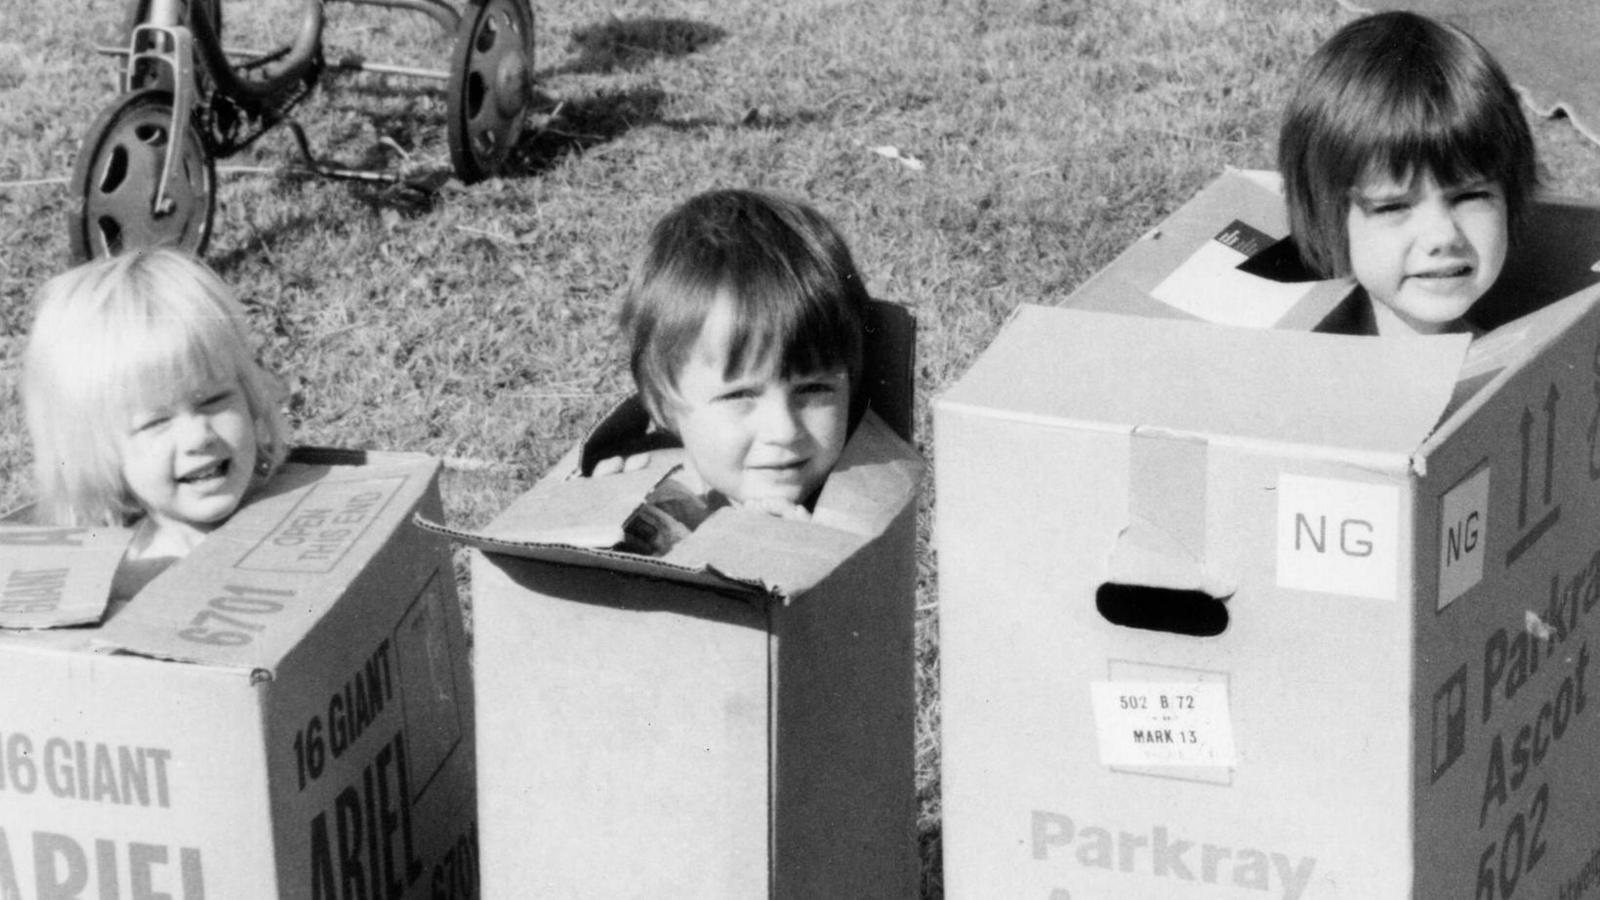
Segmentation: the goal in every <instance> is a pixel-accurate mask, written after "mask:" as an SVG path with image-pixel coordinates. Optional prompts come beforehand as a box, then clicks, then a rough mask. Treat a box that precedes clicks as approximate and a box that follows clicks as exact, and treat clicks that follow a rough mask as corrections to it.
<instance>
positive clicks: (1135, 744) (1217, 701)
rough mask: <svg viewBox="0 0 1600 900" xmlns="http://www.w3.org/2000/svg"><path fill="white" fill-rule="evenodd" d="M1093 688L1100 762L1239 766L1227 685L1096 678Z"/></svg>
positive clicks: (1143, 765)
mask: <svg viewBox="0 0 1600 900" xmlns="http://www.w3.org/2000/svg"><path fill="white" fill-rule="evenodd" d="M1089 690H1090V692H1091V699H1092V701H1093V703H1094V722H1095V730H1096V732H1097V733H1098V735H1099V738H1100V764H1101V765H1105V766H1122V767H1134V766H1137V767H1152V766H1155V767H1161V766H1213V767H1215V766H1221V767H1231V766H1233V765H1234V746H1233V722H1232V720H1231V719H1230V718H1229V714H1228V686H1227V684H1225V683H1222V682H1214V681H1213V682H1172V681H1094V682H1090V684H1089Z"/></svg>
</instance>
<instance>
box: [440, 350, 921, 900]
mask: <svg viewBox="0 0 1600 900" xmlns="http://www.w3.org/2000/svg"><path fill="white" fill-rule="evenodd" d="M907 323H909V318H907V319H905V321H904V322H903V323H902V325H903V326H904V327H906V328H909V325H908V324H907ZM898 328H899V326H897V330H898ZM901 333H902V334H904V335H905V337H907V338H908V337H909V331H902V332H901ZM880 337H884V338H886V339H887V337H888V334H887V333H882V332H880ZM899 346H900V349H901V350H903V352H904V356H903V357H902V362H903V364H902V365H901V366H900V368H899V374H898V375H897V376H896V377H893V378H889V377H878V378H876V379H873V381H874V383H875V384H877V385H878V387H879V389H880V390H879V393H880V394H881V395H882V396H883V397H884V402H883V403H881V404H878V401H877V399H876V398H874V403H875V405H878V406H879V407H880V408H885V409H890V410H901V411H902V413H903V414H904V418H903V420H902V421H903V422H905V421H908V420H909V408H910V407H909V400H908V398H909V390H908V389H909V377H908V375H909V367H910V363H909V350H910V345H909V343H905V344H902V345H899ZM874 355H875V356H876V357H877V358H879V359H880V361H881V360H882V359H884V357H885V354H884V353H883V352H881V351H880V352H878V353H875V354H874ZM880 375H881V373H880ZM890 385H892V386H893V388H894V389H895V393H894V395H893V396H889V395H888V394H887V393H884V391H885V390H886V389H887V388H888V387H889V386H890ZM641 415H642V412H641V411H640V409H639V408H638V407H637V405H635V404H630V405H628V406H625V407H624V408H623V409H622V410H620V411H619V413H618V415H617V416H614V417H613V418H612V419H609V420H607V421H606V422H604V423H602V425H601V426H600V427H599V428H598V429H596V434H595V436H594V437H592V438H591V439H590V440H589V441H586V442H585V446H584V447H580V448H575V449H574V450H573V452H572V453H569V454H568V456H567V457H566V458H565V459H564V460H563V461H562V462H561V463H560V464H558V465H557V466H556V467H555V469H553V470H552V471H551V472H550V474H548V475H547V476H546V477H545V478H544V479H542V480H541V481H540V482H539V483H538V484H537V485H535V486H534V488H533V489H532V490H531V491H530V492H529V493H527V494H526V495H524V496H523V497H521V498H519V499H518V500H517V501H516V503H514V504H513V505H512V506H511V507H510V508H508V509H507V510H506V511H505V512H504V513H502V514H501V515H500V516H499V517H498V518H497V519H496V520H495V521H494V522H493V523H491V524H490V525H489V526H488V527H487V528H486V529H485V530H484V531H483V532H482V533H480V534H470V535H469V534H462V533H459V532H453V534H454V536H456V537H458V538H459V539H462V540H464V541H466V542H468V543H470V544H472V545H473V546H475V547H477V548H479V549H480V550H484V551H488V552H474V553H473V554H472V563H471V567H472V584H473V623H474V629H473V630H474V663H475V675H476V678H477V696H478V700H479V704H480V705H479V709H480V710H481V713H480V715H479V719H478V739H479V757H478V771H479V778H480V785H481V791H480V797H481V803H480V808H479V829H480V834H481V845H482V872H483V884H484V895H485V896H486V897H495V898H521V897H528V896H550V897H563V898H580V897H603V898H616V897H650V898H661V897H684V898H706V897H729V898H734V897H737V898H750V897H785V898H815V897H885V898H889V897H911V896H915V894H916V891H917V883H918V863H917V858H916V814H917V810H916V791H915V774H914V757H915V746H914V715H915V696H914V647H913V639H914V629H913V617H914V612H915V581H916V559H915V541H916V498H917V492H918V486H919V481H920V475H921V471H922V466H921V463H920V461H919V460H918V458H917V456H916V453H915V452H914V451H913V450H912V449H911V448H910V447H909V446H908V445H907V444H906V443H905V441H904V440H903V438H902V436H901V435H897V434H896V433H895V432H894V430H893V429H891V428H889V427H888V426H887V425H885V423H884V422H883V421H882V420H881V419H879V418H878V417H877V416H876V415H875V414H873V413H868V415H867V417H866V418H865V419H864V420H863V421H862V423H861V425H860V426H859V427H858V428H857V430H856V432H855V433H854V434H853V436H852V437H851V439H850V441H849V443H848V445H847V446H846V449H845V453H844V456H843V458H842V459H841V461H840V464H839V466H838V467H837V468H836V469H835V470H834V472H833V474H832V475H831V476H830V477H829V479H828V481H827V483H826V485H825V486H824V488H823V491H822V494H821V496H820V497H819V499H818V502H817V505H816V509H815V512H814V517H813V520H812V521H810V522H795V521H787V520H783V519H778V518H774V517H771V516H766V515H761V514H757V513H749V512H735V511H733V510H722V511H719V512H718V513H715V514H713V516H712V517H711V518H710V519H709V520H707V521H706V522H705V523H704V524H702V525H701V526H700V527H699V528H698V529H697V530H696V531H695V532H693V533H692V534H691V535H689V536H688V537H687V538H685V539H684V540H683V541H682V542H681V543H679V544H678V545H677V546H676V547H674V548H673V550H672V551H671V552H670V553H669V554H668V555H667V556H665V557H662V558H650V557H642V556H635V555H631V554H626V553H618V552H612V551H610V550H607V549H604V548H607V547H611V546H613V545H614V544H616V543H617V542H618V541H619V540H621V538H622V530H621V529H622V525H623V522H624V521H625V519H626V518H627V517H628V516H629V514H631V513H632V511H633V510H634V509H635V508H637V506H638V505H639V504H640V503H641V502H642V500H643V499H644V497H645V495H646V494H647V493H648V492H649V490H650V489H651V487H652V486H653V485H654V484H656V483H657V482H659V481H660V479H661V478H663V477H664V476H665V475H666V474H667V473H668V472H669V471H671V470H672V469H674V468H676V467H677V465H678V463H679V461H680V460H681V451H671V452H662V451H656V452H655V453H653V454H652V457H651V463H652V464H651V466H650V468H648V469H646V470H643V471H641V472H637V473H632V474H626V475H617V476H607V477H605V478H594V479H591V478H583V477H571V476H575V475H576V474H577V473H578V472H579V471H581V470H582V469H583V467H584V461H585V459H586V457H592V456H593V455H594V453H592V452H585V451H586V450H592V448H593V447H594V446H595V445H596V444H597V442H600V441H601V440H602V438H603V436H604V435H606V434H608V433H610V432H613V431H623V432H628V431H635V430H637V429H638V428H639V427H640V426H641V420H640V418H639V417H640V416H641Z"/></svg>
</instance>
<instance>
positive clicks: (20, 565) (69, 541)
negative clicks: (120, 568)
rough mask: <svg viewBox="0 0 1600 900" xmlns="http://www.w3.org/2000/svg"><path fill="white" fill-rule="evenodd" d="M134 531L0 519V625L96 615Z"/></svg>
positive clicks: (87, 620) (83, 620)
mask: <svg viewBox="0 0 1600 900" xmlns="http://www.w3.org/2000/svg"><path fill="white" fill-rule="evenodd" d="M132 538H133V532H132V531H131V530H130V529H126V528H109V527H107V528H62V527H53V526H43V525H25V524H21V523H17V522H10V521H7V522H0V628H61V627H65V626H72V625H90V624H94V623H97V622H99V621H100V619H101V617H102V616H104V615H105V611H106V607H107V605H108V604H109V603H110V602H111V583H112V579H113V578H115V577H116V574H117V565H118V564H119V563H120V562H121V561H122V555H123V553H125V552H126V551H127V549H128V542H129V541H130V540H132Z"/></svg>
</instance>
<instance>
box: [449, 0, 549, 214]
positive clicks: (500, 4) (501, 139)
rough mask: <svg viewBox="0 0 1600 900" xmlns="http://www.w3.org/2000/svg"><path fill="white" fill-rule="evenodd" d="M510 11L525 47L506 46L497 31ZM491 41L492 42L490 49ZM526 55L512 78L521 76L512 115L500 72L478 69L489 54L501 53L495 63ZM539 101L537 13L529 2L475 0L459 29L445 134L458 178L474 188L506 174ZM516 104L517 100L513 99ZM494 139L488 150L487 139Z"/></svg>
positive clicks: (451, 162)
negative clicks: (504, 105) (533, 103)
mask: <svg viewBox="0 0 1600 900" xmlns="http://www.w3.org/2000/svg"><path fill="white" fill-rule="evenodd" d="M499 12H506V13H509V14H510V16H511V17H512V18H514V19H516V20H517V21H516V22H513V23H512V26H511V28H510V29H509V32H510V34H512V35H517V34H520V35H521V44H522V45H521V47H520V48H517V47H515V46H514V45H513V47H512V48H509V49H508V48H505V47H502V46H501V45H500V44H499V42H498V40H496V39H495V38H496V35H497V34H504V33H506V32H505V30H500V31H496V30H494V28H493V26H494V25H495V24H496V23H497V21H499V20H498V18H497V15H496V14H497V13H499ZM485 39H488V40H490V41H491V43H489V44H487V45H486V44H484V41H485ZM512 51H515V52H520V53H521V54H522V57H523V63H522V66H521V67H520V71H518V70H517V69H516V68H513V69H512V71H511V72H510V73H509V74H510V75H511V76H512V78H513V80H515V79H516V78H518V77H519V76H520V80H521V82H522V83H521V85H520V86H516V87H515V88H513V89H515V90H519V91H520V93H521V102H520V104H519V105H518V107H517V109H516V111H515V112H514V113H510V114H509V115H508V114H506V113H505V111H504V110H503V109H501V104H500V103H499V102H498V100H499V99H500V98H498V97H497V96H496V95H495V90H494V85H493V84H492V82H495V81H497V80H498V79H497V78H495V77H494V76H496V75H498V74H500V73H498V72H486V71H484V69H483V67H481V66H479V65H477V64H478V63H480V62H482V61H483V59H484V54H486V53H487V54H495V55H494V56H493V57H491V59H495V60H498V59H502V58H503V54H505V53H507V52H512ZM532 96H533V11H532V9H531V8H529V6H528V0H472V2H471V3H470V4H469V5H468V7H467V9H466V10H465V11H464V12H463V14H462V16H461V24H460V26H459V27H458V28H457V29H456V39H455V51H454V53H453V54H452V56H451V60H450V84H449V87H448V88H447V94H446V106H447V110H446V114H445V115H446V128H445V135H446V137H447V138H448V141H449V144H450V164H451V165H452V166H453V167H454V168H455V171H456V176H457V177H458V178H460V179H461V180H462V181H463V182H465V183H467V184H471V183H473V182H476V181H482V180H483V179H485V178H488V177H490V176H493V175H498V174H500V173H501V172H502V171H503V170H504V168H505V164H506V161H507V160H508V159H509V158H510V155H511V151H512V149H513V148H514V147H515V145H516V139H517V137H518V135H519V134H520V133H521V131H522V123H523V121H524V120H525V119H526V117H527V108H528V101H529V99H531V97H532ZM509 99H511V100H512V101H513V102H515V99H516V98H509ZM485 137H487V138H488V139H489V141H488V144H487V145H485V144H484V141H483V140H482V138H485Z"/></svg>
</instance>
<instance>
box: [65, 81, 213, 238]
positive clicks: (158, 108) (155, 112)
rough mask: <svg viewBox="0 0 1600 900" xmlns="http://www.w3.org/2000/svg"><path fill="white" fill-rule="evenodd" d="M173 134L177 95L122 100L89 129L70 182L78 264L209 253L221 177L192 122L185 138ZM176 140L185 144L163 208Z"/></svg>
mask: <svg viewBox="0 0 1600 900" xmlns="http://www.w3.org/2000/svg"><path fill="white" fill-rule="evenodd" d="M172 131H173V123H172V95H170V94H168V93H167V92H165V91H155V90H146V91H137V92H135V93H131V94H124V95H122V96H121V97H120V98H118V99H117V101H116V102H115V103H113V104H112V105H111V106H109V107H107V108H106V110H105V112H102V113H101V114H100V116H99V117H98V118H96V119H95V120H94V123H93V124H92V125H90V126H89V130H88V131H87V132H85V134H84V138H83V143H82V145H81V146H80V147H79V149H78V159H77V161H76V162H75V163H74V164H73V167H72V181H71V183H70V188H71V191H72V196H73V207H72V208H71V209H70V210H69V211H68V214H67V226H68V232H69V234H68V237H69V239H70V241H71V245H72V257H73V259H74V260H76V261H80V262H81V261H83V260H86V259H91V258H93V257H98V256H109V255H111V254H115V253H118V252H121V251H122V250H125V249H132V248H135V247H150V246H154V245H157V244H165V245H169V246H174V247H179V248H181V249H184V250H187V251H189V252H191V253H194V254H200V253H202V252H204V250H205V246H206V241H207V240H208V239H209V238H210V237H211V216H212V211H213V208H214V204H215V200H216V190H215V187H216V173H215V170H214V167H213V164H212V161H211V157H210V156H209V155H208V154H207V153H206V149H205V145H204V144H203V143H202V142H201V140H200V133H199V132H198V131H197V130H196V129H195V127H194V125H193V124H192V123H188V122H186V123H184V124H183V128H182V131H183V133H182V134H181V135H174V134H172ZM174 140H177V141H179V142H180V143H179V145H178V154H177V156H176V157H175V159H174V160H173V171H172V173H171V176H170V177H169V178H168V179H167V193H166V203H165V204H163V205H162V207H161V208H157V205H156V188H157V186H158V185H159V184H160V183H161V171H162V168H163V166H165V165H166V159H167V146H168V144H169V143H171V142H172V141H174Z"/></svg>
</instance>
